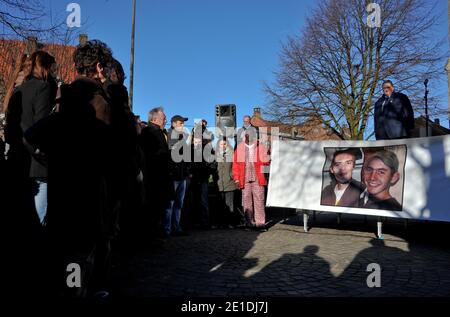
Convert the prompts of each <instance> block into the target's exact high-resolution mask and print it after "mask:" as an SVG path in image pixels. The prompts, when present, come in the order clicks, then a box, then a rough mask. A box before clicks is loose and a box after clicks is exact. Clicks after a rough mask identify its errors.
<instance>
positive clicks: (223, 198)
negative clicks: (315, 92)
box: [0, 40, 270, 296]
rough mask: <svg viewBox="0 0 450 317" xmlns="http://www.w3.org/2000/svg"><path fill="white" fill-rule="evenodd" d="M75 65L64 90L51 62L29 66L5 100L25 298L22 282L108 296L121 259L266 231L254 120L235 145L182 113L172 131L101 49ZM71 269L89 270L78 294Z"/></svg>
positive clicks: (5, 147) (8, 171)
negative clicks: (191, 235) (217, 234)
mask: <svg viewBox="0 0 450 317" xmlns="http://www.w3.org/2000/svg"><path fill="white" fill-rule="evenodd" d="M73 60H74V64H75V67H76V71H77V73H78V77H77V78H76V79H75V80H74V81H73V82H71V83H68V84H65V83H61V82H57V81H56V69H57V63H58V61H57V60H55V58H54V57H53V56H51V55H50V54H49V53H47V52H45V51H36V52H34V53H33V54H31V55H30V56H24V57H23V59H22V64H21V65H20V67H17V68H16V73H15V74H14V76H15V79H16V81H15V84H14V87H13V89H11V90H10V91H9V92H8V94H7V96H6V101H5V105H6V126H5V129H4V131H5V134H4V140H3V138H0V140H1V141H0V145H1V146H0V154H1V155H0V173H1V175H2V181H1V184H2V185H1V186H2V188H0V192H1V193H2V194H3V195H2V202H1V203H2V210H3V208H4V210H5V211H6V212H5V214H7V215H8V216H9V217H11V218H10V219H8V221H7V222H6V223H8V226H9V229H11V232H12V233H11V236H10V237H11V238H12V239H11V240H12V241H14V247H13V248H11V254H10V255H11V259H14V260H13V261H12V266H14V268H15V272H17V273H16V275H13V278H14V279H15V284H16V285H18V286H19V290H18V291H19V292H20V291H23V289H20V287H21V286H20V285H22V286H23V284H21V283H20V281H22V282H23V283H27V289H28V290H29V287H30V284H32V285H36V287H37V288H38V290H39V291H40V292H41V293H42V292H44V290H45V292H49V293H50V294H57V295H63V296H106V295H107V294H108V292H107V291H108V272H109V269H110V266H111V255H112V254H114V252H118V253H120V254H130V253H131V254H132V253H133V250H135V249H136V247H138V246H145V245H146V244H160V243H163V242H164V240H165V239H168V238H169V237H173V236H186V235H188V231H189V230H190V229H192V228H196V227H198V228H199V229H211V228H214V227H217V226H221V227H225V228H230V229H231V228H236V227H244V228H246V229H247V230H250V229H253V230H267V229H266V219H265V210H264V206H265V204H264V200H265V186H266V185H267V178H266V177H267V174H265V173H264V166H267V165H269V164H270V153H269V150H268V149H267V148H266V147H265V146H264V145H263V144H261V143H260V142H258V139H257V131H256V129H255V128H253V127H251V125H250V117H248V116H246V117H244V127H243V128H242V129H241V130H240V131H239V133H238V134H239V136H238V138H237V140H238V141H237V142H236V144H235V145H234V146H232V145H231V144H230V142H229V140H228V139H227V138H225V137H220V138H219V140H217V141H216V142H214V141H215V140H214V135H213V133H211V132H210V131H209V130H208V129H207V122H206V120H202V121H201V122H198V123H196V124H195V126H194V128H193V129H192V131H191V133H187V130H186V127H185V122H186V121H188V118H185V117H183V116H180V115H174V116H172V117H171V120H170V128H169V129H168V130H166V129H165V127H166V123H167V117H166V114H165V112H164V109H163V108H161V107H159V108H154V109H151V110H150V111H149V118H148V123H144V122H141V121H140V119H139V117H138V116H136V115H135V114H134V113H133V112H132V111H131V109H130V107H129V100H128V92H127V88H126V87H125V86H124V80H125V74H124V71H123V69H122V66H121V64H120V63H119V62H118V61H117V60H116V59H114V57H113V54H112V51H111V49H110V48H109V47H108V46H107V45H106V44H105V43H103V42H101V41H98V40H92V41H88V42H86V43H84V44H82V45H79V46H78V47H77V48H76V50H75V52H74V55H73ZM30 263H33V264H32V265H33V267H35V268H36V270H37V271H35V272H34V273H33V271H32V272H30V271H29V270H28V268H29V265H30ZM70 263H76V264H78V265H80V267H81V271H82V281H81V287H76V288H68V287H67V275H68V272H67V267H68V264H70ZM27 272H28V273H27ZM36 272H38V273H37V274H36ZM43 285H45V287H43ZM45 292H44V293H45Z"/></svg>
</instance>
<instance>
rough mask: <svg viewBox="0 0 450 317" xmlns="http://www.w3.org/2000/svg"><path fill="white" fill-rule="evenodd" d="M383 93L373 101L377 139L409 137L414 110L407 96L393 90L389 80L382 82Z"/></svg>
mask: <svg viewBox="0 0 450 317" xmlns="http://www.w3.org/2000/svg"><path fill="white" fill-rule="evenodd" d="M383 91H384V95H383V96H382V97H381V98H380V99H378V101H377V102H376V103H375V115H374V120H375V137H376V139H377V140H392V139H403V138H410V137H411V134H412V130H413V129H414V111H413V109H412V106H411V102H410V101H409V99H408V97H407V96H406V95H404V94H402V93H399V92H396V91H395V90H394V85H393V84H392V82H391V81H390V80H386V81H384V82H383Z"/></svg>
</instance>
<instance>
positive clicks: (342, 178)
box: [321, 148, 363, 207]
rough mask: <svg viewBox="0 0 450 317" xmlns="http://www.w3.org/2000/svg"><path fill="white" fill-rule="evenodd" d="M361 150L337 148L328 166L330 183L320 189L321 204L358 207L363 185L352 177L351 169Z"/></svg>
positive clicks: (359, 156)
mask: <svg viewBox="0 0 450 317" xmlns="http://www.w3.org/2000/svg"><path fill="white" fill-rule="evenodd" d="M360 158H361V151H360V150H359V149H356V148H348V149H341V150H337V151H336V152H334V153H333V158H332V160H331V166H330V176H331V184H329V185H328V186H327V187H325V188H324V189H323V191H322V198H321V205H328V206H339V207H358V206H359V199H360V195H361V193H362V192H363V186H362V184H361V183H360V182H358V181H356V180H355V179H353V170H354V168H355V163H356V160H357V159H360Z"/></svg>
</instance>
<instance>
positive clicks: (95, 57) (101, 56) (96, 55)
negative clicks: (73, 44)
mask: <svg viewBox="0 0 450 317" xmlns="http://www.w3.org/2000/svg"><path fill="white" fill-rule="evenodd" d="M112 59H113V57H112V51H111V49H110V48H109V47H108V45H106V44H105V43H103V42H102V41H99V40H91V41H88V42H86V43H85V44H81V45H78V46H77V49H76V50H75V52H74V53H73V61H74V63H75V67H76V69H77V72H78V74H80V75H86V76H88V77H90V76H92V75H93V74H95V73H96V72H97V63H99V64H100V65H101V66H102V67H107V66H108V65H110V64H111V62H112Z"/></svg>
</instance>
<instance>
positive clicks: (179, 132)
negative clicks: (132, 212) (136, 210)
mask: <svg viewBox="0 0 450 317" xmlns="http://www.w3.org/2000/svg"><path fill="white" fill-rule="evenodd" d="M187 120H188V118H184V117H182V116H180V115H175V116H173V117H172V119H171V128H170V129H169V131H168V140H169V141H168V142H169V149H170V152H171V159H170V161H169V168H170V179H171V182H172V184H173V187H174V190H175V197H174V199H173V200H171V201H170V203H169V205H168V207H167V208H166V211H165V216H164V231H165V235H167V236H168V235H171V234H173V235H175V236H180V235H186V232H184V231H183V230H182V228H181V225H180V219H181V210H182V208H183V202H184V196H185V193H186V188H187V184H186V183H187V178H188V176H189V170H190V148H189V147H188V145H187V142H186V141H187V139H188V136H189V134H188V133H187V132H185V131H184V123H185V122H186V121H187Z"/></svg>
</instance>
